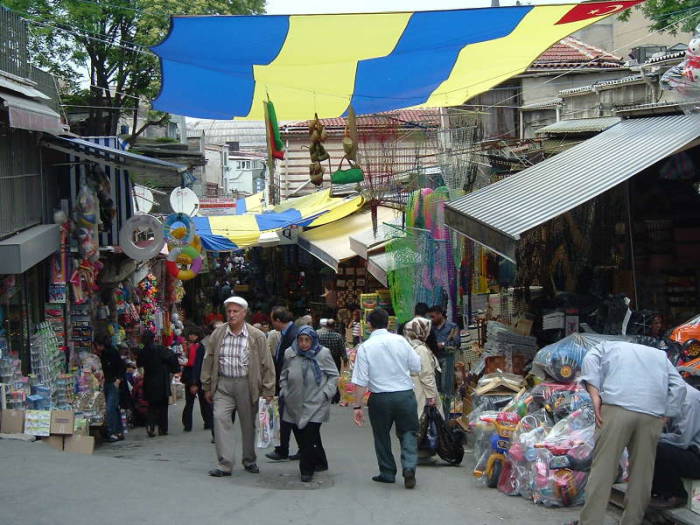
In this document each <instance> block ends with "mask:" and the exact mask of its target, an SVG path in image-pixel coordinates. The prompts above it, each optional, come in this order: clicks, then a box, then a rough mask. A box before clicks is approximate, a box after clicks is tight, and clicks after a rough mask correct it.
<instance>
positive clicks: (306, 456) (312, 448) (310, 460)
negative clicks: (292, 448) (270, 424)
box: [291, 423, 328, 475]
mask: <svg viewBox="0 0 700 525" xmlns="http://www.w3.org/2000/svg"><path fill="white" fill-rule="evenodd" d="M291 427H292V431H293V432H294V438H295V439H296V440H297V443H298V444H299V455H300V458H299V471H300V472H301V474H302V475H313V473H314V472H315V471H316V469H317V468H318V469H327V468H328V460H327V459H326V451H325V450H324V449H323V443H322V442H321V423H307V424H306V426H305V427H304V428H299V427H298V426H296V425H291Z"/></svg>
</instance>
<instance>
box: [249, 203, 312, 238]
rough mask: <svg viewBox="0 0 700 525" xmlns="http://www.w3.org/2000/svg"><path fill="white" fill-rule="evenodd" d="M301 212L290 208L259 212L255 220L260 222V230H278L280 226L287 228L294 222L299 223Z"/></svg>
mask: <svg viewBox="0 0 700 525" xmlns="http://www.w3.org/2000/svg"><path fill="white" fill-rule="evenodd" d="M301 218H302V217H301V212H300V211H299V210H295V209H294V208H290V209H288V210H285V211H283V212H272V213H258V214H257V215H256V216H255V220H256V221H257V222H258V228H260V231H261V232H262V231H265V230H276V229H278V228H286V227H287V226H291V225H292V224H297V223H298V222H299V221H300V220H301Z"/></svg>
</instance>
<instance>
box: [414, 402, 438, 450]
mask: <svg viewBox="0 0 700 525" xmlns="http://www.w3.org/2000/svg"><path fill="white" fill-rule="evenodd" d="M429 408H430V407H426V408H425V410H424V411H423V415H422V416H421V418H420V430H419V432H418V450H429V451H430V452H433V453H434V452H435V451H437V448H438V429H437V423H436V422H435V418H431V417H430V410H429Z"/></svg>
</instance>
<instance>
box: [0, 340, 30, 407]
mask: <svg viewBox="0 0 700 525" xmlns="http://www.w3.org/2000/svg"><path fill="white" fill-rule="evenodd" d="M0 383H1V384H2V389H3V392H4V396H5V399H4V406H3V404H2V402H1V401H3V400H0V407H1V408H9V409H22V408H25V406H26V403H27V396H29V394H30V390H29V380H28V378H26V377H23V376H22V369H21V362H20V360H19V359H17V358H16V357H14V356H12V355H10V352H9V348H8V345H7V340H6V339H5V338H4V337H0Z"/></svg>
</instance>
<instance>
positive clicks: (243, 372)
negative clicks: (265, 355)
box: [219, 324, 248, 377]
mask: <svg viewBox="0 0 700 525" xmlns="http://www.w3.org/2000/svg"><path fill="white" fill-rule="evenodd" d="M219 374H220V375H222V376H224V377H245V376H247V375H248V328H247V326H246V325H245V324H244V325H243V329H242V330H241V331H240V332H239V333H238V334H234V333H233V332H232V331H231V327H230V326H227V327H226V335H224V339H223V341H222V342H221V348H220V349H219Z"/></svg>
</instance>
